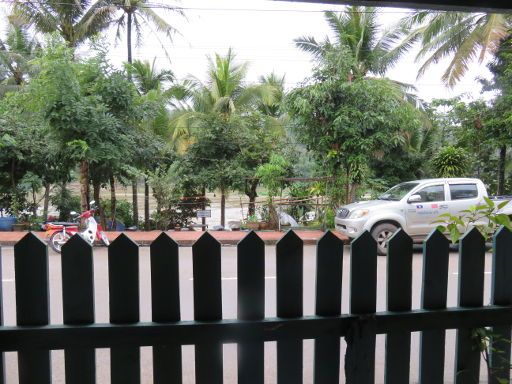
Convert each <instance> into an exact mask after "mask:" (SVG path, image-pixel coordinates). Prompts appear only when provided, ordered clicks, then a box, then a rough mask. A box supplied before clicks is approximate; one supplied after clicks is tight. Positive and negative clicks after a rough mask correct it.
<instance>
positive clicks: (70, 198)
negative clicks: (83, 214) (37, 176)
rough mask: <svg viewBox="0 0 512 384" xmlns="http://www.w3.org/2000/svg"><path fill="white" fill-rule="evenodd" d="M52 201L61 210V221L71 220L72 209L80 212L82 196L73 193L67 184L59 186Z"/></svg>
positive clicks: (53, 194)
mask: <svg viewBox="0 0 512 384" xmlns="http://www.w3.org/2000/svg"><path fill="white" fill-rule="evenodd" d="M50 202H51V204H52V205H53V206H54V207H55V208H56V209H57V210H58V211H59V221H66V220H69V219H70V216H71V211H76V212H80V196H76V195H73V194H72V193H71V191H70V190H69V189H67V188H66V186H65V185H62V184H61V185H59V186H58V187H57V189H56V190H55V192H54V193H52V195H51V196H50Z"/></svg>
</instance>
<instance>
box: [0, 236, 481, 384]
mask: <svg viewBox="0 0 512 384" xmlns="http://www.w3.org/2000/svg"><path fill="white" fill-rule="evenodd" d="M180 250H181V254H180V295H181V297H180V299H181V313H182V318H183V320H191V319H192V318H193V300H192V257H191V256H192V255H191V248H190V247H184V248H181V249H180ZM222 251H223V259H222V288H223V292H222V295H223V296H222V299H223V317H224V318H235V317H236V300H237V295H236V248H235V247H223V248H222ZM345 255H346V256H348V255H349V249H348V247H346V249H345ZM94 257H95V263H94V278H95V288H96V289H95V300H96V302H95V305H96V321H97V322H100V323H101V322H108V281H107V279H108V271H107V253H106V249H105V248H96V249H95V254H94ZM421 263H422V257H421V254H420V253H419V252H416V253H415V255H414V260H413V296H412V298H413V308H419V306H420V295H421V273H422V265H421ZM139 264H140V292H141V295H140V308H141V321H150V319H151V300H150V269H149V248H148V247H142V248H140V262H139ZM49 268H50V269H49V271H50V297H51V300H50V303H51V304H50V305H51V309H50V311H51V312H50V314H51V322H52V323H56V324H58V323H62V291H61V289H62V288H61V287H62V282H61V278H60V268H61V265H60V255H58V254H56V253H54V252H53V251H50V261H49ZM457 268H458V262H457V255H456V254H455V253H452V254H451V256H450V264H449V280H448V306H455V305H456V303H457V280H458V274H457ZM315 269H316V268H315V247H314V246H305V248H304V314H305V315H312V314H313V311H314V282H315ZM2 270H3V276H2V284H3V303H4V321H5V324H7V325H13V324H15V319H16V318H15V297H14V295H15V292H14V266H13V248H12V247H4V248H2ZM490 270H491V265H490V255H488V256H487V259H486V271H487V272H486V274H485V294H484V302H485V303H486V304H487V303H489V296H490V272H488V271H490ZM349 271H350V258H349V257H345V258H344V263H343V294H342V309H343V312H344V313H347V312H348V298H349ZM265 276H266V278H265V283H266V315H267V316H275V314H276V308H275V247H272V246H268V247H266V274H265ZM385 307H386V259H385V258H384V257H379V259H378V284H377V310H385ZM454 339H455V332H454V331H448V332H447V348H446V364H445V366H446V369H445V378H446V380H445V382H446V383H451V382H453V360H454V349H453V344H454ZM384 344H385V337H384V336H378V337H377V349H376V360H377V364H376V382H377V383H383V382H384V378H383V377H384V376H383V364H384V352H383V351H384ZM418 348H419V335H418V334H417V333H415V334H413V336H412V348H411V349H412V356H411V380H410V382H411V383H416V382H417V377H418ZM344 352H345V343H344V341H343V340H342V351H341V353H342V357H343V355H344ZM275 355H276V346H275V343H266V349H265V383H269V384H270V383H275V382H276V358H275ZM141 359H142V362H141V372H142V383H152V368H151V359H152V354H151V348H142V350H141ZM193 361H194V349H193V347H192V346H185V347H183V362H184V363H183V373H184V381H183V382H184V383H194V369H193V367H194V365H193ZM5 362H6V368H7V369H6V371H7V383H9V384H10V383H18V380H17V369H18V368H17V359H16V354H15V353H6V356H5ZM312 362H313V342H312V341H311V340H305V341H304V383H312V381H313V363H312ZM63 367H64V354H63V351H53V352H52V375H53V382H54V383H64V382H65V380H64V369H63ZM236 369H237V366H236V345H234V344H228V345H225V346H224V379H225V380H224V382H225V383H236ZM481 371H482V378H483V377H484V375H483V374H484V366H483V365H482V369H481ZM340 377H343V360H342V364H341V372H340ZM97 378H98V380H97V382H98V383H109V382H110V373H109V351H108V350H104V349H101V350H98V351H97ZM340 382H344V380H342V381H340ZM481 382H485V381H481Z"/></svg>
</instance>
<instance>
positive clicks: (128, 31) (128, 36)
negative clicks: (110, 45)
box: [126, 12, 132, 64]
mask: <svg viewBox="0 0 512 384" xmlns="http://www.w3.org/2000/svg"><path fill="white" fill-rule="evenodd" d="M127 19H128V20H127V23H126V44H127V49H128V62H129V63H130V64H131V63H132V14H131V12H128V17H127Z"/></svg>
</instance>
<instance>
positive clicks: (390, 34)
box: [295, 6, 404, 78]
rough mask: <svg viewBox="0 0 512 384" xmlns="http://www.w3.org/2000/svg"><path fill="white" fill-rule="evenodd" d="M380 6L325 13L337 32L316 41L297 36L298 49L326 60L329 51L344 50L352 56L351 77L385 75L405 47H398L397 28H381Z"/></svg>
mask: <svg viewBox="0 0 512 384" xmlns="http://www.w3.org/2000/svg"><path fill="white" fill-rule="evenodd" d="M378 15H379V13H378V9H376V8H373V7H359V6H350V7H347V9H346V10H345V11H344V12H341V13H335V12H332V11H328V12H325V19H326V21H327V23H328V24H329V27H330V28H331V31H332V33H333V35H334V41H331V40H330V39H329V38H328V37H327V38H326V39H325V40H324V41H322V42H317V41H316V40H315V38H314V37H311V36H304V37H300V38H298V39H295V44H296V45H297V47H298V48H300V49H301V50H303V51H305V52H310V53H312V54H313V55H314V56H315V57H316V58H317V59H325V58H326V56H327V54H328V53H329V52H332V51H335V50H340V49H343V51H344V53H345V54H348V55H350V56H351V57H352V62H351V64H350V67H351V68H350V72H349V73H348V74H347V75H348V77H349V78H359V77H364V76H367V75H368V74H374V75H384V74H385V73H386V71H387V69H389V67H390V66H392V65H393V64H394V63H395V62H396V61H397V60H398V59H399V57H400V56H401V55H402V54H403V52H404V49H402V48H398V49H396V48H395V46H396V45H397V44H396V43H397V42H398V38H399V36H400V34H399V33H397V31H396V30H385V31H382V27H381V25H380V24H379V22H378Z"/></svg>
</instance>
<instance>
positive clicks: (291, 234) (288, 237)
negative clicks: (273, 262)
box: [276, 229, 302, 247]
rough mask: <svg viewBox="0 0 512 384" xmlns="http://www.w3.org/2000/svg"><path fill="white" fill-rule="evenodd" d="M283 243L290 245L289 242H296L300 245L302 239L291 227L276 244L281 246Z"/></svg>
mask: <svg viewBox="0 0 512 384" xmlns="http://www.w3.org/2000/svg"><path fill="white" fill-rule="evenodd" d="M283 244H286V245H290V244H296V245H302V239H301V238H300V237H299V235H297V234H296V233H295V231H294V230H293V229H289V230H288V231H287V232H286V233H285V234H284V236H283V237H281V238H280V239H279V240H278V241H277V243H276V246H277V247H279V246H282V245H283Z"/></svg>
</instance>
